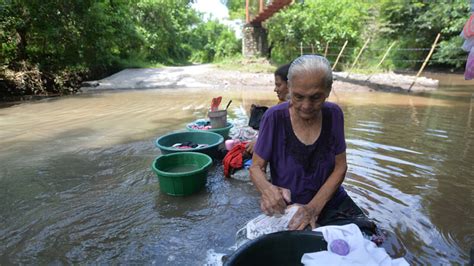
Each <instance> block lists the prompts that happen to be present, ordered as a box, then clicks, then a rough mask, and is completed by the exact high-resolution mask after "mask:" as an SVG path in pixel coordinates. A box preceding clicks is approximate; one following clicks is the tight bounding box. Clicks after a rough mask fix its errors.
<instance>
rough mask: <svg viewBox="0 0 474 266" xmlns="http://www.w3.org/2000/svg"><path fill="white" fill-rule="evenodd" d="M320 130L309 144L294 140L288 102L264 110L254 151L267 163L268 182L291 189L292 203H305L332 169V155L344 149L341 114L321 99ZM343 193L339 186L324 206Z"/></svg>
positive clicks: (332, 203)
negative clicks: (269, 173) (268, 167)
mask: <svg viewBox="0 0 474 266" xmlns="http://www.w3.org/2000/svg"><path fill="white" fill-rule="evenodd" d="M322 116H323V121H322V129H321V134H320V136H319V138H318V139H317V140H316V142H315V143H313V144H311V145H305V144H303V143H302V142H300V141H299V140H298V138H297V137H296V135H295V133H294V131H293V128H292V126H291V120H290V112H289V102H285V103H282V104H278V105H275V106H273V107H271V108H270V109H268V110H267V111H266V112H265V114H264V116H263V118H262V121H261V124H260V132H259V136H258V139H257V143H256V144H255V150H254V152H255V153H256V154H258V156H260V157H261V158H262V159H264V160H265V161H267V162H269V163H270V171H271V179H272V183H273V184H274V185H276V186H279V187H283V188H287V189H289V190H290V191H291V200H292V202H293V203H300V204H307V203H308V202H310V201H311V199H313V197H314V196H315V195H316V193H317V192H318V190H319V189H320V188H321V187H322V186H323V184H324V182H326V180H327V178H328V177H329V175H331V173H332V172H333V170H334V165H335V158H336V155H338V154H340V153H343V152H345V150H346V141H345V138H344V115H343V113H342V110H341V108H340V107H339V106H338V105H337V104H335V103H331V102H325V103H324V104H323V108H322ZM346 196H347V194H346V192H345V191H344V188H343V187H342V186H340V187H339V188H338V189H337V191H336V193H335V194H334V196H333V197H332V199H331V200H330V201H329V202H328V203H327V204H326V207H329V208H331V207H335V206H337V205H339V203H340V202H342V200H343V199H344V198H345V197H346Z"/></svg>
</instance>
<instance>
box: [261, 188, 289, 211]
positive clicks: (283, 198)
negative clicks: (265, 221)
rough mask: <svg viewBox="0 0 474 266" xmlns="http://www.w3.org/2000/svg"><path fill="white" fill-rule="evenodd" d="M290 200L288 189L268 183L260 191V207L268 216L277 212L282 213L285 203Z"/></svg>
mask: <svg viewBox="0 0 474 266" xmlns="http://www.w3.org/2000/svg"><path fill="white" fill-rule="evenodd" d="M290 202H291V193H290V190H288V189H286V188H281V187H277V186H274V185H270V186H268V187H267V188H266V189H264V190H263V191H262V199H261V201H260V208H261V209H262V211H263V212H264V213H265V214H266V215H268V216H273V215H274V214H278V213H279V214H284V213H285V209H286V205H287V203H290Z"/></svg>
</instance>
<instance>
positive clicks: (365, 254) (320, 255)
mask: <svg viewBox="0 0 474 266" xmlns="http://www.w3.org/2000/svg"><path fill="white" fill-rule="evenodd" d="M313 231H316V232H321V233H322V234H323V236H324V239H325V240H326V242H328V250H327V251H319V252H313V253H306V254H304V255H303V257H302V258H301V263H303V264H304V265H341V266H342V265H356V266H357V265H364V266H365V265H367V266H371V265H382V266H385V265H387V266H394V265H400V266H404V265H409V264H408V263H407V261H406V260H405V259H404V258H399V259H392V258H390V256H389V255H388V254H387V252H386V251H385V249H383V248H379V247H377V245H375V243H373V242H372V241H370V240H368V239H366V238H364V236H363V235H362V232H361V231H360V229H359V227H358V226H357V225H355V224H348V225H342V226H322V227H318V228H316V229H314V230H313ZM344 242H345V244H344V245H341V244H342V243H344ZM334 244H336V245H334ZM337 248H339V249H340V250H334V249H337ZM346 249H347V250H346ZM339 254H344V255H339Z"/></svg>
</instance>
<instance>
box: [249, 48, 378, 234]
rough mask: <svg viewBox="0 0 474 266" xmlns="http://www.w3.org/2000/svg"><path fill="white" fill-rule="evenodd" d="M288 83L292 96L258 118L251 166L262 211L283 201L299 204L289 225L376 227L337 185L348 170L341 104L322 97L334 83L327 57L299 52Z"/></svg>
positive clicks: (279, 208)
mask: <svg viewBox="0 0 474 266" xmlns="http://www.w3.org/2000/svg"><path fill="white" fill-rule="evenodd" d="M288 86H289V90H290V101H288V102H286V103H283V104H279V105H276V106H273V107H271V108H270V109H268V110H267V112H266V113H265V115H264V117H263V118H262V122H261V124H260V133H259V138H258V140H257V143H256V145H255V149H254V154H253V159H252V160H253V164H252V166H251V168H250V176H251V179H252V182H253V183H254V185H255V186H256V188H257V189H258V191H259V192H260V193H261V203H260V207H261V209H262V211H263V212H265V213H266V214H267V215H273V214H276V213H283V212H284V210H285V208H286V207H287V205H290V204H294V203H297V204H300V205H302V206H301V208H299V210H298V211H297V213H296V214H295V216H294V217H293V219H292V220H291V221H290V224H289V229H290V230H302V229H304V228H305V227H306V226H308V225H310V226H311V227H312V228H315V227H316V223H318V224H319V225H328V224H346V223H350V222H355V223H356V224H358V225H360V224H362V227H364V226H366V225H368V227H369V229H374V225H373V223H371V222H369V221H367V220H366V219H365V218H366V217H365V215H364V214H363V213H362V212H361V210H360V209H359V208H358V207H357V206H356V205H355V204H354V202H353V201H352V200H351V199H350V197H349V196H348V195H347V193H346V192H345V191H344V188H343V187H342V186H341V184H342V181H343V180H344V176H345V174H346V170H347V162H346V142H345V138H344V118H343V113H342V110H341V109H340V108H339V106H337V105H336V104H334V103H331V102H327V101H326V99H327V98H328V96H329V93H330V92H331V87H332V71H331V67H330V64H329V62H328V61H327V59H326V58H324V57H322V56H317V55H304V56H301V57H299V58H297V59H296V60H295V61H293V63H292V64H291V66H290V68H289V73H288ZM267 163H270V172H271V183H270V182H268V181H267V178H266V173H265V170H264V169H266V166H267ZM370 227H372V228H370Z"/></svg>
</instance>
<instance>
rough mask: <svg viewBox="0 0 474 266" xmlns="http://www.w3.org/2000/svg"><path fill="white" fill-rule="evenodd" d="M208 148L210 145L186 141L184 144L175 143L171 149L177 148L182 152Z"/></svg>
mask: <svg viewBox="0 0 474 266" xmlns="http://www.w3.org/2000/svg"><path fill="white" fill-rule="evenodd" d="M207 146H209V144H197V143H194V142H192V141H185V142H183V143H175V144H173V145H172V146H171V147H173V148H176V149H181V150H187V149H199V148H205V147H207Z"/></svg>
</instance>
